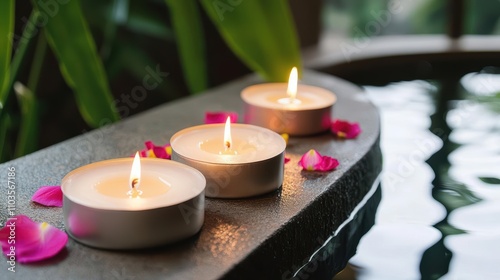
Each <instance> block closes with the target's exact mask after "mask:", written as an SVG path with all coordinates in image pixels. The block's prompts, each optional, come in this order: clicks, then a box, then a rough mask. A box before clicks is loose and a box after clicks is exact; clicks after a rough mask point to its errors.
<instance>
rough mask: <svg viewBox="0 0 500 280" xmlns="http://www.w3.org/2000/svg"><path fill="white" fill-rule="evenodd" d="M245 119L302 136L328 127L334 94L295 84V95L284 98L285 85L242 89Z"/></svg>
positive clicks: (255, 86)
mask: <svg viewBox="0 0 500 280" xmlns="http://www.w3.org/2000/svg"><path fill="white" fill-rule="evenodd" d="M241 98H242V99H243V101H244V102H245V105H246V107H245V108H246V112H245V122H246V123H249V124H254V125H258V126H262V127H266V128H269V129H271V130H273V131H276V132H278V133H288V134H290V135H297V136H304V135H311V134H316V133H320V132H324V131H326V130H328V129H329V128H330V119H331V111H332V107H333V104H334V103H335V101H336V100H337V98H336V96H335V94H334V93H333V92H331V91H328V90H326V89H323V88H319V87H314V86H308V85H298V86H297V94H296V97H294V98H290V97H287V84H285V83H266V84H259V85H254V86H250V87H247V88H245V89H244V90H243V91H242V92H241Z"/></svg>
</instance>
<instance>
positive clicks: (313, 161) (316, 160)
mask: <svg viewBox="0 0 500 280" xmlns="http://www.w3.org/2000/svg"><path fill="white" fill-rule="evenodd" d="M321 161H322V156H321V154H320V153H318V152H316V150H314V149H311V150H309V151H308V152H307V153H305V154H304V155H303V156H302V157H301V158H300V161H299V164H300V165H301V166H302V168H303V169H305V170H309V171H313V170H316V166H317V165H318V164H320V163H321Z"/></svg>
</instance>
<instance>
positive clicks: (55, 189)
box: [31, 186, 63, 207]
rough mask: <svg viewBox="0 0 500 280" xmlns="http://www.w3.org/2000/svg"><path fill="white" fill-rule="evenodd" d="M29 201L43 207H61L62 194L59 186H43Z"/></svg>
mask: <svg viewBox="0 0 500 280" xmlns="http://www.w3.org/2000/svg"><path fill="white" fill-rule="evenodd" d="M31 200H32V201H33V202H36V203H38V204H41V205H43V206H55V207H62V206H63V193H62V191H61V186H43V187H41V188H39V189H38V190H37V191H36V192H35V194H34V195H33V197H31Z"/></svg>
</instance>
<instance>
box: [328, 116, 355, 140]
mask: <svg viewBox="0 0 500 280" xmlns="http://www.w3.org/2000/svg"><path fill="white" fill-rule="evenodd" d="M330 128H331V131H332V133H333V134H334V135H335V136H337V137H339V138H346V139H353V138H356V137H358V135H359V134H360V133H361V127H360V126H359V123H357V122H353V123H350V122H348V121H346V120H340V119H335V120H333V122H332V125H331V127H330Z"/></svg>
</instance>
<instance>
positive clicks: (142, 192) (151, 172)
mask: <svg viewBox="0 0 500 280" xmlns="http://www.w3.org/2000/svg"><path fill="white" fill-rule="evenodd" d="M205 183H206V181H205V178H204V177H203V175H202V174H201V173H200V172H199V171H198V170H196V169H194V168H192V167H189V166H186V165H184V164H180V163H177V162H172V161H169V160H164V159H153V158H143V159H140V158H139V156H138V154H136V157H135V159H132V158H122V159H112V160H105V161H100V162H96V163H92V164H89V165H86V166H83V167H80V168H77V169H75V170H73V171H71V172H70V173H68V174H67V175H66V176H65V177H64V178H63V180H62V185H61V188H62V192H63V212H64V223H65V226H66V230H67V232H68V234H69V235H70V236H71V237H73V238H74V239H75V240H77V241H79V242H81V243H83V244H86V245H89V246H92V247H98V248H106V249H137V248H147V247H154V246H158V245H163V244H167V243H171V242H174V241H177V240H180V239H183V238H186V237H189V236H192V235H194V234H195V233H197V232H198V231H199V230H200V229H201V226H202V224H203V220H204V190H205Z"/></svg>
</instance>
